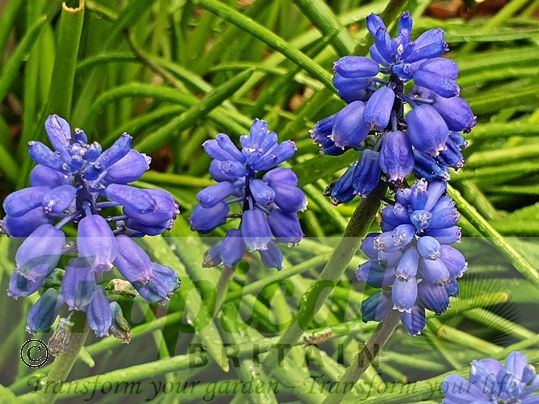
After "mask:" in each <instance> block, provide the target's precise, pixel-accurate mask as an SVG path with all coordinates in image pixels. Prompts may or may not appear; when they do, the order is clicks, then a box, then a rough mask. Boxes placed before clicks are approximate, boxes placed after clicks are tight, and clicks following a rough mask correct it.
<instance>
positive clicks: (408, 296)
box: [391, 277, 417, 313]
mask: <svg viewBox="0 0 539 404" xmlns="http://www.w3.org/2000/svg"><path fill="white" fill-rule="evenodd" d="M391 300H392V301H393V308H394V309H396V310H398V311H400V312H403V311H405V312H408V313H409V312H411V310H412V307H413V306H414V305H415V302H416V300H417V280H416V278H410V279H408V280H405V279H399V278H398V277H397V278H396V279H395V282H394V283H393V288H392V289H391Z"/></svg>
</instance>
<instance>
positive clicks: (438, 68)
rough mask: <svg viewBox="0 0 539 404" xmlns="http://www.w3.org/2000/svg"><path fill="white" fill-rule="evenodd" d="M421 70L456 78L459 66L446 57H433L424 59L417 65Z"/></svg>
mask: <svg viewBox="0 0 539 404" xmlns="http://www.w3.org/2000/svg"><path fill="white" fill-rule="evenodd" d="M419 68H420V69H421V70H423V71H427V72H431V73H436V74H437V75H439V76H442V77H445V78H448V79H450V80H456V79H457V77H458V76H459V68H458V66H457V64H456V63H455V62H453V61H452V60H451V59H446V58H433V59H428V60H425V61H424V62H422V63H421V66H420V67H419Z"/></svg>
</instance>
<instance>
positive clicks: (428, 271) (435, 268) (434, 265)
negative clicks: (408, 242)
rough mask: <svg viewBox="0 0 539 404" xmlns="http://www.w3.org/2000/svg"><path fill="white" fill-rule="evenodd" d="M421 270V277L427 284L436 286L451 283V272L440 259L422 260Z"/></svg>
mask: <svg viewBox="0 0 539 404" xmlns="http://www.w3.org/2000/svg"><path fill="white" fill-rule="evenodd" d="M420 268H421V272H420V273H421V277H422V278H423V279H424V280H425V281H427V282H430V283H433V284H435V285H438V284H443V283H447V282H449V271H448V270H447V267H446V266H445V264H444V262H443V261H442V260H441V259H440V258H437V259H435V260H431V259H428V258H421V260H420Z"/></svg>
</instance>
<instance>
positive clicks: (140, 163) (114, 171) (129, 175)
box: [105, 150, 152, 184]
mask: <svg viewBox="0 0 539 404" xmlns="http://www.w3.org/2000/svg"><path fill="white" fill-rule="evenodd" d="M151 161H152V159H151V158H150V157H149V156H147V155H145V154H144V153H139V152H138V151H136V150H130V151H129V153H127V155H126V156H124V157H123V158H122V159H120V160H119V161H118V162H116V163H114V164H113V165H112V166H110V168H109V169H108V170H107V175H105V181H107V182H115V183H117V184H127V183H129V182H133V181H136V180H138V179H139V178H140V177H142V175H143V174H144V173H145V172H146V171H147V170H148V169H149V168H150V162H151Z"/></svg>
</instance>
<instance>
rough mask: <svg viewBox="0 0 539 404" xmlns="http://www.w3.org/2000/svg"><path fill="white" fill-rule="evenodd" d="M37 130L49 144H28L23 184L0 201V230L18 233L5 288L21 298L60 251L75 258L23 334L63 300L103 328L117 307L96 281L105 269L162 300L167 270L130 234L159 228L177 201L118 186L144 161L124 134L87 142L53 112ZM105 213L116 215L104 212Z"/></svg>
mask: <svg viewBox="0 0 539 404" xmlns="http://www.w3.org/2000/svg"><path fill="white" fill-rule="evenodd" d="M45 128H46V131H47V135H48V139H49V141H50V142H51V144H52V146H53V147H54V151H53V150H51V149H50V148H48V147H47V146H46V145H44V144H43V143H41V142H30V144H29V153H30V157H31V158H32V159H33V160H34V161H35V162H36V163H37V166H35V167H34V169H33V170H32V173H31V176H30V183H31V186H30V187H29V188H24V189H21V190H19V191H16V192H13V193H12V194H10V195H9V196H8V197H7V198H6V199H5V201H4V204H3V207H4V211H5V212H6V216H5V218H4V219H3V221H2V230H3V231H4V232H5V233H7V234H8V235H9V236H12V237H21V238H24V241H23V242H22V244H21V245H20V247H19V249H18V251H17V254H16V258H15V261H16V268H15V271H14V274H13V276H12V278H11V281H10V284H9V289H8V294H9V295H10V296H11V297H13V298H18V297H20V296H29V295H31V294H32V293H34V292H36V291H37V290H38V289H40V288H42V287H43V286H44V285H45V286H47V281H48V280H49V281H50V279H51V277H54V276H57V275H58V274H57V273H56V272H57V271H55V268H56V267H57V265H58V264H59V262H60V259H61V257H62V256H63V255H75V257H73V258H70V259H69V261H68V262H67V265H66V267H65V272H64V271H61V272H62V274H61V275H62V276H63V280H62V282H61V290H60V292H58V291H57V290H56V289H54V288H48V289H47V290H46V291H45V292H44V293H42V295H41V298H40V299H39V301H38V302H37V303H36V304H35V305H34V306H33V307H32V308H31V310H30V311H29V314H28V326H27V329H28V331H29V332H32V333H33V332H38V331H44V330H46V329H48V328H50V326H51V325H52V323H53V322H54V320H55V319H56V316H57V315H58V313H59V310H60V309H61V307H62V306H63V305H64V304H67V306H68V309H69V310H70V311H73V310H78V311H85V312H86V315H87V318H88V323H89V325H90V327H91V328H92V330H93V331H94V332H95V334H96V335H98V336H104V335H108V333H109V329H113V328H114V324H113V317H115V316H114V315H113V314H114V313H113V311H117V309H118V308H117V307H115V306H113V307H112V308H111V305H109V302H108V299H107V296H106V294H105V290H104V289H103V287H102V286H101V285H100V283H101V282H102V281H103V277H104V275H105V274H106V273H108V272H110V271H111V270H112V268H113V266H115V267H116V268H117V269H118V270H119V272H120V273H121V275H122V276H123V277H124V278H125V279H127V280H128V281H129V282H130V283H131V284H132V285H133V286H134V288H135V289H136V290H137V291H138V293H139V294H140V295H141V296H142V297H143V298H144V299H146V300H147V301H149V302H163V301H165V300H166V299H168V297H169V296H170V295H171V294H172V293H173V292H174V291H175V290H176V289H177V288H178V287H179V286H180V281H179V278H178V276H177V274H176V272H175V271H173V270H172V269H171V268H168V267H165V266H163V265H159V264H156V263H153V262H151V261H150V258H149V257H148V255H147V254H146V253H145V252H144V250H143V249H142V248H141V247H140V246H139V245H138V244H137V243H135V241H133V240H132V238H131V237H140V236H144V235H156V234H160V233H162V232H163V231H165V230H167V229H169V228H170V227H171V226H172V223H173V221H174V219H175V217H176V215H177V214H178V213H179V207H178V204H177V203H176V201H175V200H174V198H173V197H172V196H171V195H170V194H169V193H167V192H165V191H161V190H144V189H139V188H134V187H132V186H129V185H127V184H128V183H130V182H132V181H135V180H137V179H139V178H140V177H141V176H142V175H143V173H144V172H145V171H146V170H147V169H148V168H149V163H150V159H149V157H147V156H146V155H144V154H141V153H138V152H137V151H135V150H133V149H132V148H131V143H132V138H131V136H129V135H127V134H123V135H122V136H121V137H120V138H119V139H118V140H117V141H116V142H115V143H114V144H113V145H112V146H111V147H110V148H109V149H107V150H104V151H103V150H102V148H101V145H99V144H98V143H95V142H94V143H88V139H87V137H86V134H85V133H84V132H83V131H82V130H80V129H75V131H73V132H72V131H71V128H70V126H69V123H68V122H67V121H66V120H64V119H62V118H60V117H59V116H57V115H52V116H50V117H49V118H48V119H47V121H46V123H45ZM119 209H121V214H119V215H118V214H117V213H120V212H119ZM105 211H111V212H114V213H116V214H115V215H104V214H103V212H105ZM70 223H73V224H75V225H76V227H77V237H76V242H75V243H74V244H69V243H67V240H66V235H65V233H64V231H63V230H62V228H63V227H64V226H66V225H68V224H70ZM111 223H114V230H113V229H112V228H111ZM118 307H119V306H118ZM116 317H118V316H116ZM111 327H112V328H111Z"/></svg>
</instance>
